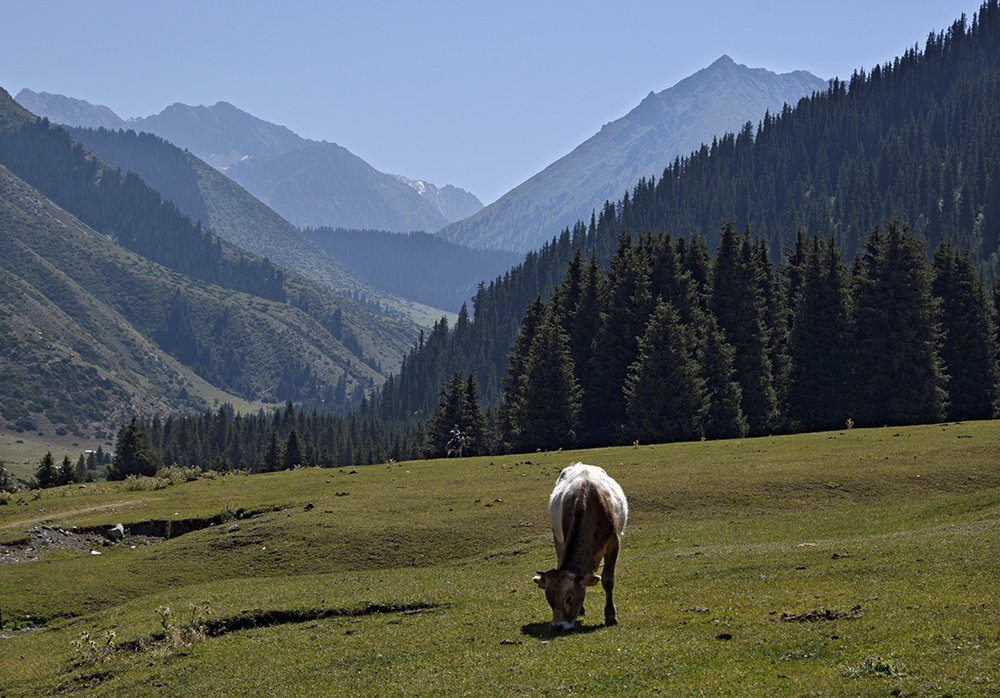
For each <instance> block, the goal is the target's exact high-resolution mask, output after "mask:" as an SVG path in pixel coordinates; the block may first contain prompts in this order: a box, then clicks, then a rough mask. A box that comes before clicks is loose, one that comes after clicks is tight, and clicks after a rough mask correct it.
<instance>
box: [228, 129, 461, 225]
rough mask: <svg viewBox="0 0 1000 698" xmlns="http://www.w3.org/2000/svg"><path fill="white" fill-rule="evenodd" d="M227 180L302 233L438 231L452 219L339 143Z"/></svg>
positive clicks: (234, 172) (245, 164)
mask: <svg viewBox="0 0 1000 698" xmlns="http://www.w3.org/2000/svg"><path fill="white" fill-rule="evenodd" d="M225 173H226V175H228V176H229V177H230V178H232V179H233V180H234V181H235V182H238V183H239V184H240V185H241V186H242V187H244V188H245V189H246V190H247V191H248V192H250V193H251V194H253V195H254V196H255V197H257V198H258V199H260V200H261V201H262V202H263V203H265V204H267V205H268V206H269V207H270V208H272V209H274V211H275V212H276V213H278V214H280V215H281V216H282V217H283V218H285V219H286V220H287V221H289V222H290V223H292V224H293V225H297V226H299V227H306V226H311V227H316V226H333V227H344V228H374V229H378V230H388V231H393V232H406V231H410V230H427V231H434V230H438V229H440V228H442V227H444V226H445V225H447V224H448V219H447V218H445V217H444V215H442V214H441V212H440V211H438V210H437V209H436V208H434V207H433V206H432V205H431V203H430V202H429V201H427V200H426V199H424V198H423V197H422V196H421V195H420V193H419V192H418V191H417V190H416V189H414V188H413V187H410V186H408V185H406V184H405V183H403V182H401V181H399V180H398V179H396V178H395V177H393V176H392V175H387V174H384V173H382V172H379V171H378V170H376V169H375V168H374V167H372V166H371V165H369V164H368V163H367V162H365V161H364V160H362V159H361V158H359V157H358V156H356V155H354V154H353V153H351V152H350V151H349V150H347V149H346V148H343V147H341V146H339V145H337V144H336V143H326V142H323V143H314V144H311V145H309V146H308V147H305V148H297V149H295V150H291V151H289V152H287V153H283V154H281V155H275V156H273V157H269V158H256V157H245V158H243V159H242V160H240V161H239V162H236V163H234V164H233V165H231V166H230V167H228V168H227V169H226V170H225Z"/></svg>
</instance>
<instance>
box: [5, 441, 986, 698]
mask: <svg viewBox="0 0 1000 698" xmlns="http://www.w3.org/2000/svg"><path fill="white" fill-rule="evenodd" d="M574 460H583V461H584V462H589V463H594V464H596V465H601V466H603V467H605V468H606V469H607V470H608V471H609V472H610V473H611V474H612V475H613V476H614V477H615V478H616V479H617V480H618V481H619V482H620V483H621V484H622V487H623V488H624V489H625V492H626V494H627V495H628V497H629V505H630V519H629V524H628V528H627V530H626V533H625V537H624V539H623V543H622V554H621V557H620V559H619V565H618V584H617V587H616V602H617V606H618V616H619V621H620V625H618V626H616V627H612V628H606V627H604V626H603V625H602V624H601V613H600V609H601V606H602V604H603V594H602V592H601V591H600V588H599V587H597V588H595V591H592V592H591V595H592V597H591V598H590V600H589V602H588V606H589V610H590V613H589V614H588V615H587V616H585V617H584V619H583V621H582V622H581V623H580V624H579V625H578V628H577V630H575V631H574V632H571V633H566V634H562V635H556V634H552V633H550V632H549V631H548V629H547V624H548V621H549V620H550V619H551V612H550V610H549V608H548V606H547V604H546V603H545V599H544V595H543V594H542V593H541V592H540V591H539V590H538V589H537V588H536V587H535V586H534V584H532V582H531V577H532V575H533V574H534V572H535V571H536V570H539V569H547V568H548V567H551V566H552V564H553V561H554V552H553V549H552V542H551V533H550V531H549V529H548V521H547V518H548V517H547V512H546V504H547V499H548V495H549V493H550V491H551V488H552V485H553V483H554V482H555V478H556V476H557V475H558V472H559V470H560V469H561V468H562V467H564V466H565V465H567V464H569V463H570V462H572V461H574ZM154 486H157V487H159V489H153V487H154ZM213 517H214V518H213ZM209 519H212V520H214V521H215V525H212V526H207V527H205V528H201V529H200V530H196V531H193V532H190V533H186V534H184V535H178V536H176V537H172V538H170V539H167V540H163V539H150V540H148V541H143V540H136V539H131V540H127V541H126V542H124V543H118V544H114V545H100V543H97V544H95V547H94V550H95V551H96V552H100V553H101V554H100V555H94V554H92V553H91V550H90V549H81V550H78V549H74V548H56V547H44V548H41V549H39V550H38V551H37V552H36V553H34V556H35V557H38V558H39V559H38V560H37V561H32V562H20V563H16V564H2V565H0V589H2V590H3V591H2V593H0V613H2V618H3V623H4V624H5V625H4V629H3V630H2V631H0V634H2V636H3V639H0V667H3V670H2V671H0V695H4V696H12V697H14V696H35V695H50V694H55V695H59V694H69V693H76V694H83V695H101V696H205V695H240V694H243V693H246V694H251V695H282V696H295V695H358V696H366V695H372V696H374V695H407V696H412V695H416V696H422V695H426V696H430V695H435V696H437V695H474V696H478V695H487V694H489V695H497V696H520V695H525V696H527V695H531V696H537V695H543V696H544V695H560V696H562V695H573V694H584V693H585V694H587V695H597V696H619V695H670V696H693V695H714V696H745V695H767V696H771V695H779V696H784V695H788V696H809V695H817V696H867V695H903V696H906V695H913V696H924V695H940V696H944V695H952V696H988V695H996V694H997V693H998V692H1000V670H998V669H997V666H998V665H1000V580H998V574H997V569H998V568H997V563H996V555H997V551H998V550H1000V525H998V522H1000V422H978V423H966V424H948V425H934V426H925V427H913V428H906V429H897V428H885V429H874V430H851V431H844V432H831V433H825V434H810V435H800V436H789V437H775V438H762V439H744V440H739V441H723V442H700V443H690V444H673V445H664V446H638V447H627V448H616V449H610V448H609V449H598V450H593V451H586V452H564V453H545V454H530V455H520V456H506V457H492V458H469V459H462V460H450V461H426V462H410V463H401V464H393V465H391V466H387V465H382V466H371V467H366V468H360V467H359V468H355V469H350V468H345V469H334V470H320V469H306V470H297V471H293V472H286V473H278V474H272V475H255V476H226V477H220V478H217V479H202V480H197V481H194V482H185V483H182V482H180V481H175V484H172V485H169V486H167V485H165V483H162V482H161V483H159V484H154V483H149V488H148V489H141V488H138V489H136V488H133V490H127V489H126V488H125V487H123V486H122V485H120V484H119V485H115V484H112V483H101V484H97V485H91V486H89V487H87V488H86V489H80V488H78V487H71V488H61V489H56V490H51V491H46V492H44V493H43V495H42V497H41V498H40V499H37V500H32V499H31V498H30V497H24V503H18V500H16V499H15V500H13V501H11V502H10V503H9V504H7V505H5V506H0V558H2V557H3V551H4V550H8V551H15V550H16V551H18V554H21V555H23V554H24V551H23V543H24V539H25V536H26V535H28V534H29V531H30V529H32V528H33V527H38V526H42V525H44V526H49V527H51V528H60V527H61V528H64V529H68V528H70V527H72V526H77V527H79V528H78V529H77V530H78V531H82V530H83V529H84V527H92V526H100V527H103V526H110V525H113V524H115V523H118V522H123V523H125V524H126V526H127V527H128V526H129V525H130V524H131V525H133V526H135V525H137V524H139V523H141V522H146V521H151V520H158V521H164V522H166V521H170V522H171V523H172V526H173V527H174V529H173V530H174V531H179V530H182V527H183V526H185V525H190V522H194V521H198V520H203V521H207V520H209ZM184 522H188V523H184ZM16 545H20V546H22V547H14V546H16ZM133 545H134V546H135V547H132V546H133ZM165 607H170V609H171V617H172V618H173V621H172V622H171V624H170V626H169V627H167V625H165V624H164V622H163V621H162V617H163V616H162V613H163V610H162V609H164V608H165ZM192 607H193V609H192ZM158 609H159V610H158ZM108 631H112V632H113V633H114V639H113V640H112V642H111V647H112V648H113V650H112V651H105V650H104V649H102V648H103V646H104V644H105V642H106V638H107V637H108ZM85 634H86V635H85ZM85 638H89V639H90V640H92V641H93V642H94V645H92V646H91V645H87V644H86V643H85V642H84V643H81V639H85ZM74 643H77V646H76V647H74ZM88 648H89V649H88ZM78 649H79V650H83V651H78Z"/></svg>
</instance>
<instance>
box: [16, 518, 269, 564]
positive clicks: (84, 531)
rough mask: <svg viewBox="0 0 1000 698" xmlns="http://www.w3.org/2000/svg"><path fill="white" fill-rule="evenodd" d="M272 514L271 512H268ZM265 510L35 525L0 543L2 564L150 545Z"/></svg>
mask: <svg viewBox="0 0 1000 698" xmlns="http://www.w3.org/2000/svg"><path fill="white" fill-rule="evenodd" d="M268 511H271V510H268ZM262 513H265V512H263V511H244V510H243V509H240V510H238V511H235V512H231V511H226V512H223V513H221V514H216V515H215V516H206V517H197V518H190V519H176V520H167V519H149V520H147V521H139V522H135V523H130V524H119V525H116V526H109V525H102V526H72V527H70V528H59V527H53V526H35V527H32V528H30V529H28V530H27V532H26V533H25V534H23V535H18V536H16V537H13V538H11V539H10V540H8V541H6V542H5V543H2V544H0V565H4V564H14V563H18V562H36V561H38V560H39V559H40V555H41V554H42V553H43V551H51V550H59V549H70V550H79V551H81V552H91V553H92V554H100V553H101V550H102V549H103V548H107V547H109V546H112V545H116V544H127V545H132V546H135V545H149V544H151V543H155V542H157V541H161V540H169V539H172V538H177V537H179V536H183V535H187V534H188V533H193V532H195V531H200V530H202V529H205V528H209V527H211V526H217V525H221V524H225V523H231V522H234V521H236V520H245V519H249V518H252V517H254V516H257V515H258V514H262Z"/></svg>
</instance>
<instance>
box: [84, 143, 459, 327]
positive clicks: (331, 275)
mask: <svg viewBox="0 0 1000 698" xmlns="http://www.w3.org/2000/svg"><path fill="white" fill-rule="evenodd" d="M68 130H69V133H70V134H71V135H72V136H73V138H74V139H76V140H77V141H79V142H81V143H83V144H84V145H86V146H87V147H88V148H90V149H91V150H93V151H94V152H95V153H96V154H98V155H99V156H101V157H102V158H103V159H105V160H107V161H108V162H109V163H111V164H112V165H115V166H116V167H119V168H121V169H122V170H131V171H133V172H135V173H137V174H138V175H139V176H140V177H142V178H143V180H144V181H146V182H147V183H148V184H149V185H150V186H152V187H153V188H154V189H156V190H157V191H159V192H160V193H161V194H162V195H163V197H164V198H165V199H169V200H170V201H172V202H174V203H175V204H176V205H177V207H178V208H180V210H181V211H182V212H183V213H185V214H186V215H187V216H188V217H189V218H191V219H192V220H200V221H202V222H203V223H204V224H206V225H207V226H208V227H209V228H210V229H211V230H212V231H213V232H215V233H216V234H217V235H218V236H219V237H221V238H222V239H224V240H228V241H229V242H231V243H233V244H234V245H236V246H237V247H240V248H241V249H244V250H247V251H248V252H252V253H253V254H255V255H258V256H260V257H266V258H267V259H269V260H271V261H272V262H274V263H275V264H278V265H280V266H282V267H284V268H285V269H289V270H291V271H294V272H297V273H299V274H301V275H302V276H304V277H305V278H307V279H309V280H311V281H314V282H316V283H317V284H320V285H321V286H324V287H326V288H329V289H331V290H333V291H336V292H337V293H343V294H348V295H350V296H352V297H355V298H363V299H364V300H365V301H366V302H367V303H368V304H370V305H373V306H377V307H378V308H379V309H380V310H381V311H382V312H384V313H385V314H387V315H389V316H391V317H394V318H397V319H405V320H408V321H410V322H414V323H416V324H418V325H421V326H423V327H431V326H433V324H434V323H435V322H437V321H438V320H439V319H440V318H441V316H442V315H445V314H447V313H446V312H445V311H443V310H440V309H438V308H436V307H431V306H429V305H425V304H423V303H420V302H417V301H414V300H408V299H407V298H403V297H400V296H398V295H394V294H393V293H391V292H386V291H385V290H382V289H380V288H378V287H376V286H373V285H372V284H369V283H365V282H363V281H361V280H360V279H358V278H357V277H356V276H354V275H352V274H351V273H350V272H348V271H347V270H346V269H345V268H344V266H343V264H341V263H340V262H339V261H338V260H337V259H336V258H335V257H331V256H330V255H328V254H326V253H325V252H324V251H323V250H321V249H320V248H319V247H318V246H317V245H316V244H315V243H314V242H313V241H312V240H311V239H310V238H309V237H308V236H307V235H306V234H305V233H303V232H302V230H300V229H299V228H296V227H295V226H294V225H292V224H290V223H289V222H288V221H286V220H285V219H284V218H282V217H281V216H279V215H278V214H277V213H275V212H274V211H273V210H272V209H270V208H269V207H268V206H266V205H264V204H263V203H261V201H260V200H258V199H257V198H255V197H254V196H252V195H251V194H250V193H249V192H248V191H246V190H245V189H244V188H243V187H241V186H240V185H239V184H237V183H236V182H234V181H233V180H232V179H230V178H228V177H226V176H225V175H223V174H222V173H221V172H219V171H218V170H216V169H215V168H213V167H210V166H209V165H208V164H206V163H205V162H204V161H203V160H202V159H200V158H198V157H195V156H194V155H193V154H192V153H191V152H190V151H184V150H181V149H180V148H178V147H177V146H175V145H173V144H171V143H168V142H167V141H165V140H163V139H162V138H160V137H158V136H154V135H153V134H150V133H139V134H136V133H135V132H134V131H124V130H118V131H109V130H93V129H84V128H69V129H68Z"/></svg>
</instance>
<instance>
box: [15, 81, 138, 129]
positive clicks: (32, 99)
mask: <svg viewBox="0 0 1000 698" xmlns="http://www.w3.org/2000/svg"><path fill="white" fill-rule="evenodd" d="M15 101H16V102H17V103H18V104H20V105H21V106H22V107H24V108H25V109H27V110H28V111H30V112H31V113H32V114H35V115H36V116H44V117H46V118H48V120H49V121H51V122H52V123H55V124H68V125H70V126H82V127H83V128H106V129H119V128H126V125H125V120H124V119H122V118H121V117H120V116H118V115H117V114H115V113H114V112H113V111H111V110H110V109H109V108H107V107H105V106H102V105H100V104H91V103H90V102H86V101H84V100H82V99H74V98H72V97H65V96H63V95H54V94H51V93H49V92H32V91H31V90H29V89H27V88H25V89H23V90H21V91H20V92H18V93H17V97H15Z"/></svg>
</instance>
